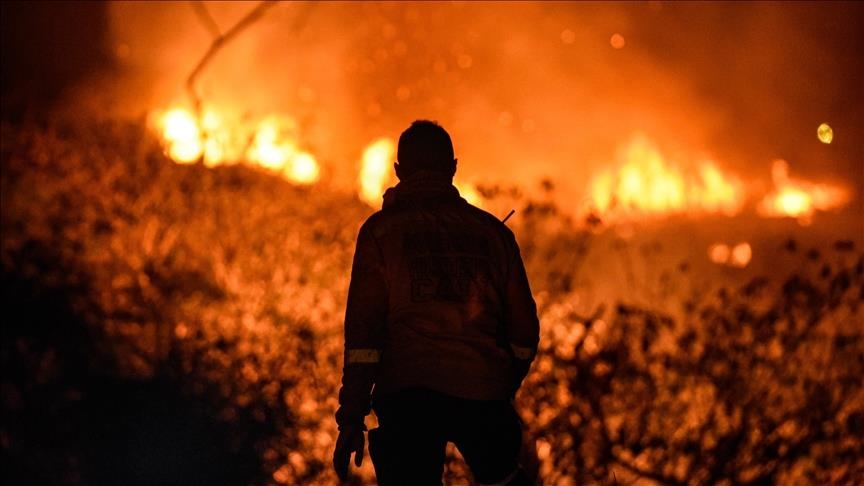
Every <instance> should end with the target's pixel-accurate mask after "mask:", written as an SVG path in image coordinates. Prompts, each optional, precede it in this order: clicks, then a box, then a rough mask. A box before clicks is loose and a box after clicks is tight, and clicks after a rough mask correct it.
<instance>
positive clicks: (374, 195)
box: [360, 138, 396, 206]
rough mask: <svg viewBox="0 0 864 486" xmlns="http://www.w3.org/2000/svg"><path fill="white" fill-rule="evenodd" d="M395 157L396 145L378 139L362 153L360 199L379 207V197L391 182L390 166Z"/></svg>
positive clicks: (388, 140)
mask: <svg viewBox="0 0 864 486" xmlns="http://www.w3.org/2000/svg"><path fill="white" fill-rule="evenodd" d="M395 156H396V144H394V143H393V141H392V140H390V139H387V138H380V139H378V140H376V141H374V142H372V143H371V144H369V146H368V147H366V150H364V151H363V161H362V165H361V166H360V199H362V200H363V201H366V202H367V203H369V204H370V205H372V206H377V205H380V203H381V195H382V194H383V193H384V189H385V188H386V186H387V185H388V184H389V183H390V182H391V181H392V177H393V176H392V173H393V169H392V168H391V164H392V163H393V162H394V160H395Z"/></svg>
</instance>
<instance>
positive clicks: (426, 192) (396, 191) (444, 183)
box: [383, 170, 461, 209]
mask: <svg viewBox="0 0 864 486" xmlns="http://www.w3.org/2000/svg"><path fill="white" fill-rule="evenodd" d="M428 199H433V200H446V199H461V197H460V196H459V191H458V190H457V189H456V188H455V187H454V186H453V183H452V179H451V178H450V177H448V176H446V175H443V174H441V173H439V172H434V171H427V170H421V171H417V172H415V173H414V174H411V176H409V177H406V178H405V179H403V180H401V181H399V183H398V184H396V185H395V186H393V187H391V188H389V189H387V190H386V191H385V192H384V204H383V208H385V209H386V208H389V207H392V206H395V205H398V204H401V203H403V202H407V201H416V200H428Z"/></svg>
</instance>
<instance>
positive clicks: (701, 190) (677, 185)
mask: <svg viewBox="0 0 864 486" xmlns="http://www.w3.org/2000/svg"><path fill="white" fill-rule="evenodd" d="M621 159H622V160H621V163H620V164H619V167H618V168H617V170H613V169H606V170H603V171H601V172H600V173H599V174H597V175H596V176H595V177H594V178H593V179H592V180H591V183H590V186H589V194H590V195H591V200H592V202H593V204H594V207H595V209H596V210H598V211H599V212H601V213H603V214H605V215H606V216H607V217H610V216H611V217H612V219H614V217H615V216H623V215H625V214H630V215H633V214H641V215H662V214H669V213H681V212H709V213H723V214H727V215H733V214H736V213H737V212H738V211H740V209H741V205H742V203H743V199H744V198H743V190H742V188H741V183H740V182H739V181H738V180H736V179H734V178H731V177H729V176H724V175H723V172H722V171H721V170H720V169H719V168H718V167H717V166H715V165H714V164H713V163H712V162H708V161H706V162H703V163H702V164H701V166H700V168H699V172H698V175H690V176H688V175H686V174H685V173H684V172H682V171H681V170H679V169H678V168H676V167H674V166H672V165H671V164H669V163H668V162H667V161H666V159H665V157H664V156H663V154H661V153H660V151H659V150H657V149H656V148H655V147H654V146H653V144H651V143H650V142H649V141H648V140H647V139H646V138H645V137H642V136H637V137H635V138H634V139H633V140H632V141H631V142H630V143H629V144H628V145H627V146H626V148H625V150H624V151H623V152H622V157H621Z"/></svg>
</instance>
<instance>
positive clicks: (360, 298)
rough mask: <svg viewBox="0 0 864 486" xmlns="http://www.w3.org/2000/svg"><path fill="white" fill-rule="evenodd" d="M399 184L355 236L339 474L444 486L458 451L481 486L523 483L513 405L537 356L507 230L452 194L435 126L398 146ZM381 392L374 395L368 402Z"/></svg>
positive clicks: (532, 317) (412, 133)
mask: <svg viewBox="0 0 864 486" xmlns="http://www.w3.org/2000/svg"><path fill="white" fill-rule="evenodd" d="M396 158H397V163H395V164H394V165H393V167H394V169H395V170H396V176H397V177H398V178H399V184H397V185H396V186H395V187H393V188H390V189H388V190H387V192H385V194H384V206H383V208H382V209H381V211H379V212H377V213H375V214H373V215H372V216H370V217H369V219H368V220H366V222H365V223H364V224H363V226H362V227H361V228H360V233H359V235H358V237H357V248H356V251H355V253H354V264H353V268H352V270H351V284H350V287H349V290H348V306H347V310H346V313H345V368H344V370H343V377H342V389H341V390H340V392H339V405H340V407H339V410H338V411H337V412H336V422H337V423H338V425H339V438H338V440H337V442H336V450H335V452H334V454H333V466H334V468H335V469H336V473H337V474H338V475H339V477H340V478H342V479H343V480H344V479H345V478H346V477H347V474H348V464H349V462H350V458H351V454H352V453H353V454H355V464H356V465H358V466H359V465H360V463H361V461H362V460H363V445H364V431H365V430H366V426H365V424H364V417H365V416H366V415H367V414H368V413H369V411H370V409H371V410H374V411H375V415H376V416H377V418H378V424H379V426H378V428H376V429H373V430H371V431H370V432H369V453H370V455H371V456H372V463H373V465H374V466H375V474H376V476H377V478H378V482H379V484H381V485H382V486H387V485H397V486H399V485H405V486H409V485H410V486H413V485H429V484H436V485H440V484H441V476H442V473H443V469H444V461H445V450H446V445H447V442H453V443H454V444H455V445H456V447H457V448H458V449H459V451H460V452H461V453H462V456H463V457H464V458H465V461H466V462H467V463H468V466H469V467H470V468H471V472H472V474H473V475H474V478H475V480H476V481H477V482H478V483H480V484H496V485H505V484H509V485H517V484H529V483H530V482H529V480H528V478H527V477H526V475H525V473H524V472H523V471H522V470H521V468H520V467H519V464H518V462H517V455H518V453H519V448H520V445H521V435H522V431H521V422H520V420H519V416H518V415H517V414H516V411H515V410H514V408H513V406H512V404H511V399H512V398H513V396H514V395H515V394H516V391H517V390H518V388H519V386H520V385H521V383H522V380H523V378H524V377H525V375H526V374H527V372H528V368H529V367H530V365H531V361H532V360H533V359H534V354H535V352H536V349H537V342H538V340H539V323H538V321H537V309H536V306H535V304H534V299H533V297H532V296H531V290H530V288H529V286H528V279H527V277H526V275H525V268H524V265H523V263H522V258H521V256H520V254H519V247H518V245H517V244H516V240H515V238H514V237H513V233H512V232H511V231H510V230H509V229H508V228H507V227H506V226H505V225H504V224H503V223H502V222H501V221H499V220H498V219H497V218H496V217H494V216H492V215H490V214H489V213H486V212H485V211H483V210H481V209H478V208H476V207H474V206H472V205H470V204H468V203H467V202H466V201H465V200H464V199H462V198H461V197H460V196H459V192H458V191H457V190H456V188H455V187H453V185H452V180H453V175H454V174H455V173H456V159H455V158H454V156H453V144H452V142H451V140H450V136H449V135H448V134H447V132H446V131H445V130H444V129H443V128H442V127H441V126H439V125H438V124H436V123H434V122H431V121H425V120H420V121H415V122H414V123H413V124H412V125H411V126H410V127H409V128H408V129H407V130H405V131H404V132H403V133H402V135H401V136H400V137H399V146H398V151H397V155H396ZM373 385H374V391H373Z"/></svg>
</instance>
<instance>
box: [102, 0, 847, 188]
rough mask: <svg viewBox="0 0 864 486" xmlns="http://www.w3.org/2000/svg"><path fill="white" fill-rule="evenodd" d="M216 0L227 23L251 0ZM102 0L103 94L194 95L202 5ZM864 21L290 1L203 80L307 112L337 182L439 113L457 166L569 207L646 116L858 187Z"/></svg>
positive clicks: (672, 145)
mask: <svg viewBox="0 0 864 486" xmlns="http://www.w3.org/2000/svg"><path fill="white" fill-rule="evenodd" d="M205 5H206V9H207V11H208V12H209V13H210V15H211V16H212V18H213V20H214V21H215V24H216V25H218V26H219V29H220V31H221V32H223V33H224V32H225V31H226V30H228V29H229V28H230V27H231V26H232V25H233V24H234V23H236V22H237V21H238V20H239V19H240V18H242V16H243V15H245V14H246V13H247V12H248V11H249V10H251V9H252V8H254V5H253V4H250V3H247V2H236V3H235V2H212V3H210V2H207V3H205ZM106 8H107V9H108V13H109V20H110V38H111V43H112V45H111V46H110V50H111V52H113V53H114V55H115V61H116V63H117V65H118V66H119V68H120V69H119V72H114V73H112V74H111V76H110V78H106V79H105V80H104V81H103V84H104V85H106V86H110V87H111V89H102V90H100V92H101V93H103V94H104V93H106V92H109V91H110V92H111V93H113V96H114V97H115V98H114V106H115V107H122V109H123V110H125V111H127V112H129V113H141V112H145V111H147V110H152V109H154V108H163V107H167V106H168V105H170V104H173V103H177V102H182V101H187V98H186V93H185V91H184V83H185V80H186V78H187V76H188V75H189V73H190V72H191V71H192V69H193V67H194V66H195V65H196V63H197V62H198V60H199V59H200V58H201V56H203V54H204V52H206V50H207V49H208V47H209V46H210V44H211V42H212V40H213V34H212V33H211V32H209V31H208V28H207V27H206V24H205V23H204V22H202V20H201V18H200V17H199V16H197V15H196V13H195V10H194V8H193V7H192V6H191V5H190V4H189V3H173V2H171V3H169V2H153V3H151V2H146V3H145V2H109V3H108V4H107V7H106ZM862 22H864V7H862V6H861V5H860V4H855V3H849V4H844V3H828V4H824V3H818V2H817V3H812V4H807V3H793V4H784V5H778V4H763V3H744V4H738V3H728V4H727V3H723V4H716V5H715V4H704V3H699V4H690V3H678V2H671V3H660V2H641V3H583V2H576V3H563V2H538V3H523V2H502V3H475V2H448V3H437V2H436V3H420V2H404V3H402V2H398V3H397V2H385V3H370V2H346V3H342V2H339V3H299V2H287V3H282V4H279V5H276V6H275V7H273V8H271V9H270V10H269V11H267V13H266V14H265V15H264V16H263V17H262V18H261V19H260V20H259V21H258V22H256V23H255V24H253V25H251V26H250V27H249V28H248V30H246V31H245V32H242V33H241V34H240V35H239V36H238V37H237V38H236V39H234V40H232V41H231V42H230V43H228V44H226V45H225V47H224V49H223V50H222V51H221V52H220V53H219V54H217V56H216V57H215V58H214V59H213V62H212V63H211V64H210V65H208V66H207V68H206V70H205V71H204V72H203V73H202V75H201V78H200V83H199V88H200V92H201V93H202V97H203V99H204V100H205V102H206V103H210V104H213V105H216V106H219V107H223V108H224V107H230V109H232V110H236V111H237V112H238V113H240V114H241V115H242V116H245V117H253V118H254V117H263V116H266V115H267V114H286V115H290V116H292V117H294V118H295V119H296V120H297V121H298V123H299V125H300V127H301V131H302V134H303V137H304V142H305V143H306V144H308V146H309V149H310V150H311V151H313V153H315V154H316V155H317V156H318V158H319V160H322V161H323V162H324V164H325V166H327V167H329V171H330V172H331V174H332V177H333V179H334V180H337V181H344V182H353V181H354V180H355V178H356V174H357V172H358V166H357V164H358V162H359V159H360V154H361V153H362V151H363V148H364V147H365V146H366V145H367V144H368V143H369V142H371V141H372V140H374V139H376V138H378V137H381V136H389V137H393V138H395V137H397V136H398V134H399V132H400V131H401V130H402V129H404V128H405V127H407V125H408V124H409V123H410V122H411V121H412V120H414V119H417V118H430V119H434V120H437V121H439V122H440V123H441V124H442V125H443V126H444V127H445V128H447V129H448V130H449V131H450V133H451V135H452V136H453V139H454V144H455V147H456V151H457V157H458V158H459V161H460V163H459V175H458V178H460V179H461V180H463V181H466V182H473V183H484V184H494V183H501V184H519V185H523V186H526V187H536V185H537V184H538V183H539V181H540V180H542V179H549V180H552V181H553V182H555V183H556V185H557V186H558V188H559V191H558V192H559V195H563V196H562V197H564V198H565V199H566V200H567V201H568V203H570V204H574V205H578V204H579V202H578V201H579V199H580V198H582V197H584V193H583V192H584V189H585V186H586V183H587V179H588V177H589V176H590V175H591V173H592V172H593V169H594V168H596V167H597V166H598V165H600V164H607V163H609V162H610V161H612V160H614V158H615V154H616V151H617V150H618V148H619V147H620V146H621V145H622V144H623V143H625V142H626V141H627V140H628V139H629V138H630V137H631V136H632V135H633V134H634V133H637V132H639V133H642V134H644V135H645V136H647V137H648V138H650V139H652V140H654V141H655V142H656V143H657V144H658V146H659V147H660V149H661V150H662V151H663V152H664V153H665V154H668V156H669V157H670V158H672V159H674V160H675V161H676V163H678V164H680V165H684V166H686V165H688V164H691V165H694V164H696V163H697V162H698V161H699V160H702V159H704V158H706V157H707V158H711V159H713V160H716V161H717V162H718V163H719V164H720V165H721V166H722V167H724V168H726V169H728V170H730V171H731V172H734V173H737V174H740V175H743V176H745V177H750V178H754V179H759V180H763V181H769V180H770V166H771V162H772V160H773V159H777V158H782V159H786V160H787V161H788V162H789V163H790V166H791V168H792V171H793V174H800V175H801V176H805V177H814V178H816V179H821V180H827V181H838V180H844V181H846V183H847V184H851V185H852V186H853V187H852V189H853V191H854V192H855V193H857V194H861V193H862V192H864V171H862V164H864V156H862V150H861V145H860V142H859V140H860V134H861V133H864V114H862V108H861V107H862V106H864V100H862V94H861V90H860V86H861V85H864V83H862V75H861V74H862V61H861V58H860V52H861V51H862V49H861V48H862V47H864V46H862V40H861V36H860V35H859V34H860V28H861V24H862ZM616 34H617V36H616ZM613 36H616V37H617V39H616V41H615V42H613V41H612V37H613ZM622 40H623V47H622V46H621V41H622ZM613 44H615V45H613ZM616 47H618V48H616ZM91 86H92V84H91ZM822 122H827V123H829V124H831V125H832V127H833V128H834V130H835V133H836V138H835V141H834V143H832V144H831V145H824V144H822V143H820V142H819V141H818V140H817V138H816V127H817V126H818V125H819V124H820V123H822ZM856 199H859V201H860V198H858V197H856ZM859 204H860V203H859Z"/></svg>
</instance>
